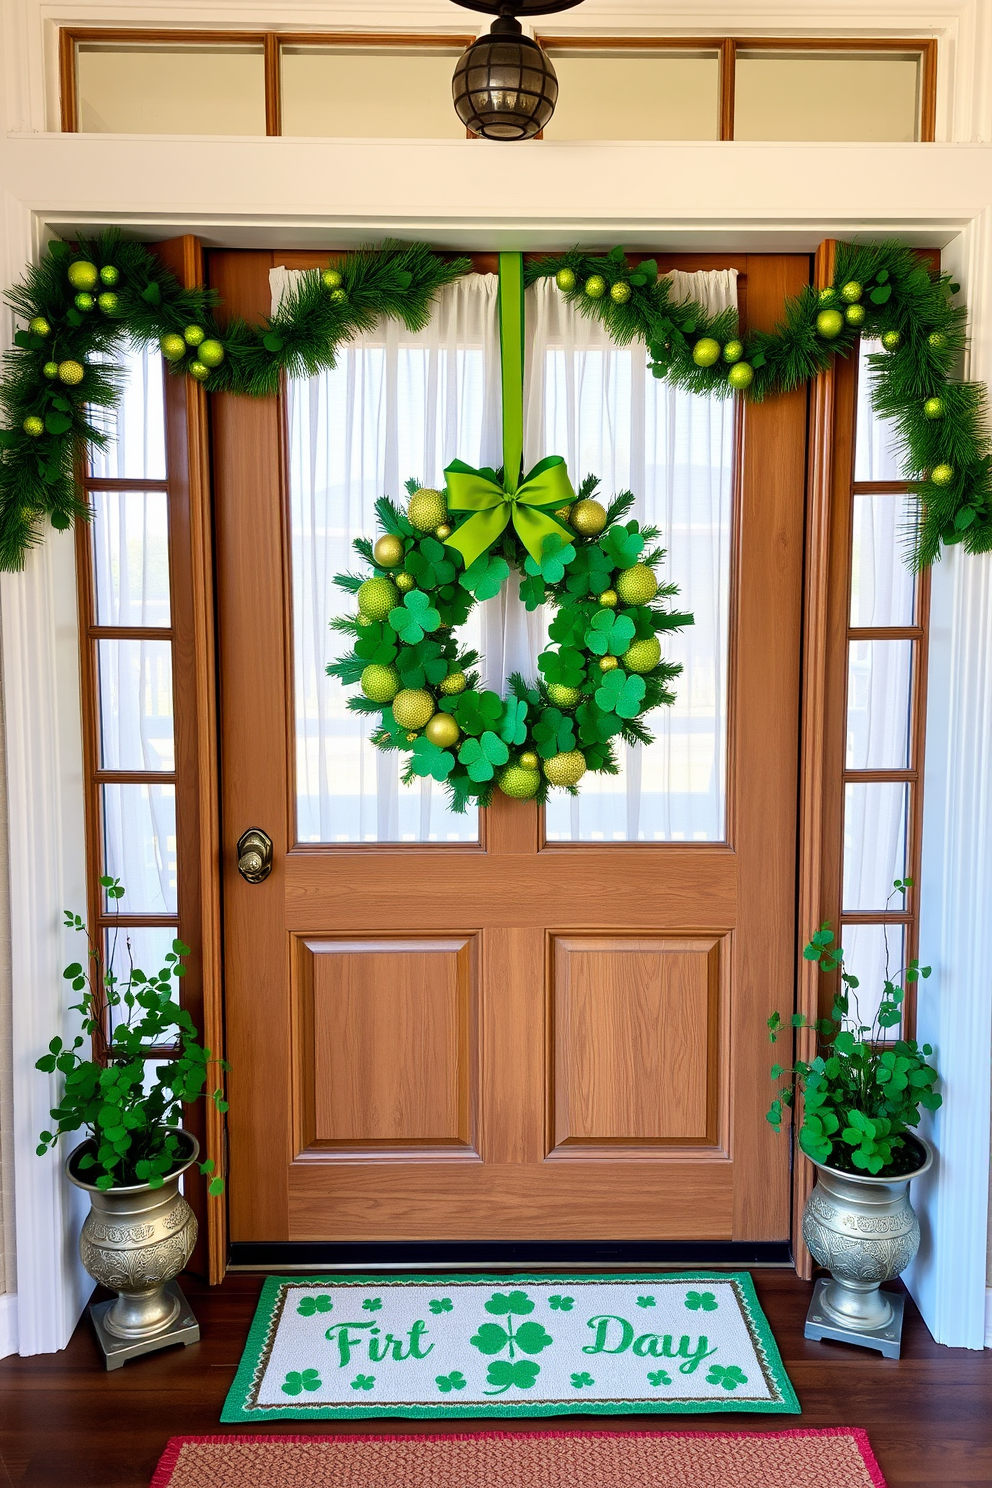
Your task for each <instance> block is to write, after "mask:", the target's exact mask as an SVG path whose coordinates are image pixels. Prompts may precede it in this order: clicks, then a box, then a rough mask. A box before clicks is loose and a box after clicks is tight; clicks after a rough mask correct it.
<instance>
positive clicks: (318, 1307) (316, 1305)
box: [296, 1296, 334, 1317]
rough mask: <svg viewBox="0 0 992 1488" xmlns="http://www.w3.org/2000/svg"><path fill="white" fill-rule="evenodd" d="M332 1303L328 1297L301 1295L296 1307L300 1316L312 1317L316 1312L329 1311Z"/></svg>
mask: <svg viewBox="0 0 992 1488" xmlns="http://www.w3.org/2000/svg"><path fill="white" fill-rule="evenodd" d="M333 1306H334V1303H333V1302H332V1301H331V1299H330V1297H327V1296H320V1297H303V1298H302V1299H301V1301H300V1305H299V1307H298V1308H297V1309H296V1310H297V1312H298V1313H299V1314H300V1316H301V1317H313V1316H314V1315H315V1314H316V1313H318V1312H330V1311H331V1309H332V1308H333Z"/></svg>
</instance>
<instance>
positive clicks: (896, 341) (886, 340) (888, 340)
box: [882, 331, 902, 351]
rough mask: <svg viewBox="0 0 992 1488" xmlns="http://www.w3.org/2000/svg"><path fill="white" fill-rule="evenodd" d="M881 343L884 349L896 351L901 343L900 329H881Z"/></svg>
mask: <svg viewBox="0 0 992 1488" xmlns="http://www.w3.org/2000/svg"><path fill="white" fill-rule="evenodd" d="M882 345H883V346H884V347H885V349H886V351H898V350H899V347H900V346H901V345H902V331H883V333H882Z"/></svg>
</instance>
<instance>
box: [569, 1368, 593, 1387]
mask: <svg viewBox="0 0 992 1488" xmlns="http://www.w3.org/2000/svg"><path fill="white" fill-rule="evenodd" d="M595 1383H596V1381H595V1380H594V1379H593V1377H592V1375H591V1374H586V1373H585V1372H583V1373H582V1374H573V1375H572V1387H573V1389H575V1390H582V1389H585V1387H586V1386H587V1385H594V1384H595Z"/></svg>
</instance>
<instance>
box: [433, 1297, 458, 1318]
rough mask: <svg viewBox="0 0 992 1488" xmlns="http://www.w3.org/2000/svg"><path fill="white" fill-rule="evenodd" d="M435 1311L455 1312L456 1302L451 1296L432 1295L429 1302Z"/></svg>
mask: <svg viewBox="0 0 992 1488" xmlns="http://www.w3.org/2000/svg"><path fill="white" fill-rule="evenodd" d="M427 1305H428V1307H429V1308H430V1310H431V1312H433V1313H435V1314H436V1313H441V1312H453V1311H454V1307H455V1304H454V1303H453V1302H452V1300H451V1298H450V1297H432V1298H431V1300H430V1302H429V1303H428V1304H427Z"/></svg>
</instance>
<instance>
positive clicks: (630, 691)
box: [596, 667, 648, 718]
mask: <svg viewBox="0 0 992 1488" xmlns="http://www.w3.org/2000/svg"><path fill="white" fill-rule="evenodd" d="M647 690H648V689H647V683H646V682H645V680H644V678H643V677H638V676H633V677H628V676H627V674H626V672H624V671H623V669H622V668H621V667H617V669H616V671H613V672H607V674H606V676H605V677H604V678H603V680H602V682H601V683H600V685H599V686H598V687H597V688H596V702H597V704H598V705H599V707H600V708H602V710H603V712H604V713H617V714H619V716H620V717H621V718H636V717H637V715H638V713H639V712H640V708H641V704H642V702H643V701H644V694H645V693H646V692H647Z"/></svg>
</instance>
